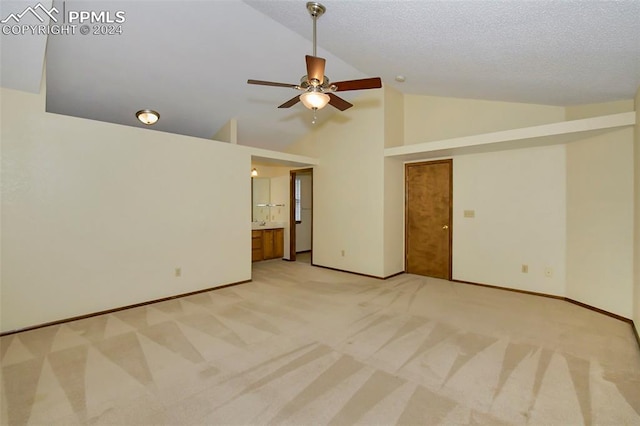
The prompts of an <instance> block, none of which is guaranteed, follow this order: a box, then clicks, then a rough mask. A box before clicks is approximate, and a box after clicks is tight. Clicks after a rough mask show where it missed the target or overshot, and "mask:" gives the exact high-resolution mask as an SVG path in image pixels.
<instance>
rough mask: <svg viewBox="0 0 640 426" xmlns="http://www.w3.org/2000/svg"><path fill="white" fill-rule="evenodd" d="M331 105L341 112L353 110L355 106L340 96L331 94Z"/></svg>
mask: <svg viewBox="0 0 640 426" xmlns="http://www.w3.org/2000/svg"><path fill="white" fill-rule="evenodd" d="M329 105H331V106H333V107H335V108H338V109H339V110H340V111H344V110H345V109H349V108H351V107H352V106H353V105H352V104H350V103H349V102H347V101H345V100H344V99H342V98H341V97H340V96H337V95H334V94H333V93H329Z"/></svg>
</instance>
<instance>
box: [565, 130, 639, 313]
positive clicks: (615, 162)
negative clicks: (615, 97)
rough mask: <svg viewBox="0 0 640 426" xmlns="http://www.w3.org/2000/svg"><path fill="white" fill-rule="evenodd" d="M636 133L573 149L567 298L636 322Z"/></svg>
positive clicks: (601, 138)
mask: <svg viewBox="0 0 640 426" xmlns="http://www.w3.org/2000/svg"><path fill="white" fill-rule="evenodd" d="M632 229H633V129H630V128H629V129H622V130H618V131H615V132H609V133H607V134H604V135H600V136H596V137H592V138H589V139H584V140H581V141H577V142H573V143H570V144H568V145H567V293H566V296H567V297H568V298H570V299H574V300H578V301H580V302H583V303H586V304H588V305H591V306H595V307H597V308H600V309H604V310H606V311H609V312H613V313H616V314H618V315H622V316H624V317H626V318H632V315H633V305H632V299H631V297H630V295H631V294H632V293H633V232H630V230H632Z"/></svg>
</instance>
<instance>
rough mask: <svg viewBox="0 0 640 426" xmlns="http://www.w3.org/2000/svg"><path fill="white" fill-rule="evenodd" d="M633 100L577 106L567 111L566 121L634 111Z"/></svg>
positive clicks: (568, 108)
mask: <svg viewBox="0 0 640 426" xmlns="http://www.w3.org/2000/svg"><path fill="white" fill-rule="evenodd" d="M633 110H634V106H633V100H631V99H629V100H624V101H615V102H603V103H599V104H587V105H575V106H570V107H567V108H566V109H565V117H566V118H565V119H566V120H580V119H581V118H591V117H598V116H601V115H609V114H618V113H621V112H629V111H633Z"/></svg>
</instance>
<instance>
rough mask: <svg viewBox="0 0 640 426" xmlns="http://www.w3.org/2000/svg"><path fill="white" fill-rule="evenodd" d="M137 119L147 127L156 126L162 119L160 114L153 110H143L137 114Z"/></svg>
mask: <svg viewBox="0 0 640 426" xmlns="http://www.w3.org/2000/svg"><path fill="white" fill-rule="evenodd" d="M136 117H137V118H138V120H140V121H141V122H142V123H144V124H146V125H147V126H151V125H152V124H155V123H156V122H157V121H158V120H159V119H160V114H159V113H158V112H157V111H154V110H152V109H141V110H140V111H138V112H136Z"/></svg>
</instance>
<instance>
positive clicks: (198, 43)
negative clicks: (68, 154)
mask: <svg viewBox="0 0 640 426" xmlns="http://www.w3.org/2000/svg"><path fill="white" fill-rule="evenodd" d="M41 3H42V4H43V5H45V6H51V3H50V2H49V3H47V2H44V1H43V2H41ZM322 3H323V4H324V5H325V6H326V8H327V12H326V13H325V14H324V16H322V17H321V18H320V19H319V20H318V26H317V34H318V55H319V56H322V57H324V58H326V60H327V66H326V71H325V74H326V75H327V76H329V78H330V79H331V80H333V81H338V80H350V79H358V78H364V77H369V76H380V77H382V80H383V84H384V85H389V86H393V87H395V88H396V89H398V90H400V91H402V92H403V93H408V94H421V95H435V96H452V97H464V98H476V99H489V100H502V101H509V102H525V103H539V104H548V105H575V104H583V103H596V102H605V101H613V100H620V99H631V98H632V97H633V96H634V94H635V91H636V90H637V88H638V87H639V86H640V25H638V21H639V19H640V2H639V1H636V0H631V1H618V2H609V1H607V2H604V1H533V2H528V1H526V2H525V1H377V0H373V1H369V2H365V1H344V0H327V1H323V2H322ZM305 4H306V2H305V1H278V0H275V1H262V0H246V1H239V0H220V1H180V2H178V1H97V2H94V1H91V2H87V1H77V0H67V1H64V2H62V1H54V2H53V6H54V7H56V9H57V10H59V11H66V12H67V13H68V11H72V10H93V11H110V12H112V13H115V12H116V11H123V12H124V16H125V17H126V20H125V21H124V22H123V23H122V24H121V29H122V34H114V35H94V34H87V35H82V34H80V33H79V30H77V31H78V32H76V34H73V35H70V34H66V35H49V36H48V38H46V37H45V38H44V39H45V41H44V42H43V41H42V39H43V37H42V36H40V37H33V36H32V37H29V36H24V35H5V34H3V35H2V36H1V37H2V46H1V47H2V62H1V66H2V70H1V71H2V73H1V78H2V86H3V87H9V88H16V89H20V90H31V91H37V88H38V87H39V76H40V75H41V73H42V63H43V61H44V58H45V44H44V43H45V42H46V87H47V105H46V108H47V111H49V112H52V113H58V114H66V115H72V116H77V117H83V118H88V119H93V120H101V121H107V122H113V123H119V124H124V125H130V126H143V125H142V124H140V123H138V122H137V120H136V118H135V112H136V111H137V110H139V109H143V108H152V109H155V110H157V111H159V112H160V114H161V119H160V121H159V122H158V123H157V124H156V125H154V127H153V128H150V131H164V132H171V133H178V134H184V135H190V136H196V137H201V138H209V139H210V138H212V137H213V136H214V135H215V134H216V133H217V132H218V131H219V130H220V129H221V128H222V127H223V126H224V125H225V124H226V123H228V122H229V120H231V119H235V120H237V123H238V142H239V143H241V144H244V145H251V146H256V147H260V148H269V149H274V150H283V149H285V148H286V146H287V145H289V144H290V143H292V142H293V141H295V140H296V139H297V138H299V137H300V136H301V135H302V134H304V133H305V132H307V131H309V129H311V128H312V126H313V124H311V121H312V113H311V112H310V111H309V110H307V109H305V108H304V107H303V106H302V105H301V104H297V105H295V106H294V107H292V108H290V109H278V108H276V107H277V106H278V105H280V104H281V103H283V102H284V101H286V100H288V99H290V98H292V97H293V96H295V94H296V92H295V91H293V90H292V89H288V88H282V87H266V86H252V85H248V84H247V83H246V82H247V79H259V80H271V81H276V82H283V83H297V82H299V80H300V77H301V76H303V75H304V74H305V73H306V71H305V62H304V55H306V54H311V52H312V42H311V39H312V20H311V18H310V16H309V14H308V12H307V10H306V7H305ZM28 5H35V3H33V2H25V1H20V2H10V1H4V0H3V2H2V8H1V9H0V15H1V17H2V18H3V19H4V18H6V17H7V16H8V14H9V13H10V12H16V13H17V12H20V11H21V10H24V9H25V6H28ZM61 13H62V12H61ZM27 18H28V17H25V18H24V19H27ZM36 23H37V22H36ZM397 75H403V76H404V77H405V78H406V81H405V82H404V83H399V82H397V81H395V77H396V76H397ZM34 87H35V89H34ZM357 95H358V92H345V93H343V94H341V96H342V97H344V98H345V99H347V100H353V99H354V98H355V97H356V96H357ZM332 114H341V113H340V112H337V111H336V110H335V109H333V108H332V107H330V106H329V107H327V108H325V109H323V110H321V111H320V112H319V114H318V115H319V121H323V120H328V119H331V116H332ZM151 129H153V130H151Z"/></svg>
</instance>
